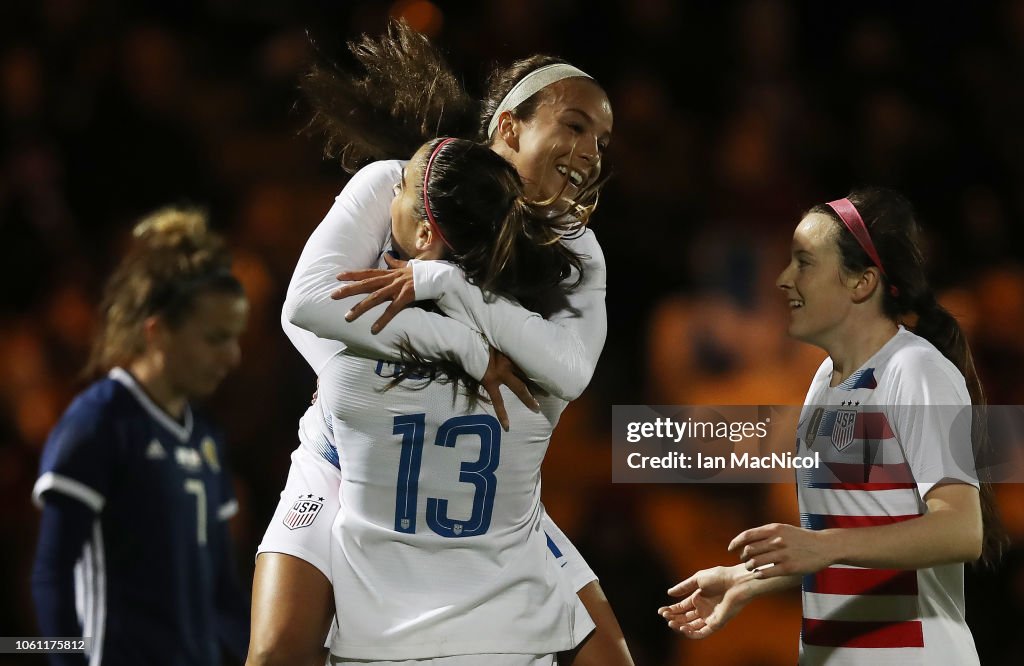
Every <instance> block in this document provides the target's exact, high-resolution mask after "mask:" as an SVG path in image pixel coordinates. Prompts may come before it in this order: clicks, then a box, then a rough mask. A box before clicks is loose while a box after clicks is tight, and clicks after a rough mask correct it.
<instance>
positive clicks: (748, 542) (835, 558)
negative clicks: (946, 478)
mask: <svg viewBox="0 0 1024 666" xmlns="http://www.w3.org/2000/svg"><path fill="white" fill-rule="evenodd" d="M925 502H926V504H927V505H928V512H927V513H925V514H924V515H923V516H919V517H916V518H912V519H910V520H905V521H901V522H898V523H893V524H890V525H881V526H877V527H860V528H848V529H829V530H821V531H812V530H805V529H801V528H799V527H794V526H793V525H782V524H772V525H763V526H761V527H756V528H754V529H751V530H747V531H746V532H743V533H741V534H739V535H738V536H737V537H736V538H735V539H734V540H733V542H732V544H730V546H729V549H730V550H733V551H737V552H739V554H740V559H741V560H743V561H744V562H745V564H746V567H747V569H748V570H752V569H755V568H759V567H763V566H765V565H768V564H774V566H772V567H768V568H767V569H762V570H761V571H758V572H756V574H755V575H757V576H759V577H762V578H771V577H775V576H782V575H789V574H807V573H814V572H816V571H820V570H822V569H824V568H826V567H828V566H831V565H833V564H848V565H853V566H859V567H869V568H874V569H923V568H927V567H933V566H936V565H940V564H950V563H953V562H968V561H972V560H976V559H977V558H978V557H979V556H980V555H981V543H982V527H981V503H980V501H979V499H978V489H977V488H975V487H974V486H971V485H968V484H964V483H951V484H946V485H941V486H936V487H934V488H933V489H932V490H931V492H929V493H928V495H927V496H926V497H925Z"/></svg>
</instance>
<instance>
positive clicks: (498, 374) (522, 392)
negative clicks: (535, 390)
mask: <svg viewBox="0 0 1024 666" xmlns="http://www.w3.org/2000/svg"><path fill="white" fill-rule="evenodd" d="M522 374H523V373H522V371H521V370H520V369H519V368H518V367H516V364H515V363H513V362H512V359H510V358H509V357H508V356H505V355H504V354H502V353H501V352H500V351H498V350H497V349H495V348H494V347H491V359H490V361H488V363H487V372H485V373H484V376H483V378H482V379H481V380H480V385H481V386H482V387H483V389H484V391H486V392H487V395H488V397H490V399H491V405H493V406H494V414H495V416H497V417H498V423H500V424H501V427H502V428H504V430H505V432H508V428H509V422H508V412H507V411H506V410H505V401H504V400H503V399H502V397H501V387H502V385H505V386H507V387H509V389H511V391H512V392H513V393H515V394H516V397H517V398H519V399H520V400H521V401H522V403H523V404H524V405H526V406H527V407H529V408H530V409H532V410H533V411H535V412H538V411H540V403H539V402H537V399H536V398H534V397H533V394H532V393H530V389H529V388H528V387H527V386H526V382H525V381H523V378H522Z"/></svg>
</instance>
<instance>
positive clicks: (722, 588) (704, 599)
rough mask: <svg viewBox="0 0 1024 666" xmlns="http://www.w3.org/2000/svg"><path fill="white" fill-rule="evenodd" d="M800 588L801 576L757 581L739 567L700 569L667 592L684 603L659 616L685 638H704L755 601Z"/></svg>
mask: <svg viewBox="0 0 1024 666" xmlns="http://www.w3.org/2000/svg"><path fill="white" fill-rule="evenodd" d="M799 585H800V576H780V577H776V578H770V579H759V578H757V576H756V575H755V574H753V573H751V572H750V571H748V570H747V568H746V567H745V566H744V565H742V564H737V565H734V566H731V567H712V568H710V569H702V570H701V571H698V572H697V573H695V574H693V575H692V576H690V577H689V578H687V579H686V580H684V581H682V582H680V583H679V584H677V585H674V586H673V587H671V588H669V590H668V593H669V594H670V595H671V596H673V597H683V600H682V601H680V602H678V603H675V604H672V605H670V606H662V607H661V608H659V609H658V614H659V615H661V616H662V617H663V618H665V620H666V621H667V622H668V626H669V627H670V628H672V629H675V630H676V631H678V632H680V633H681V634H683V635H684V636H686V637H687V638H707V637H708V636H710V635H711V634H713V633H715V632H716V631H718V630H719V629H721V628H722V627H724V626H725V625H726V624H727V623H728V622H729V620H731V619H732V618H734V617H735V616H736V615H737V614H738V613H739V612H740V611H741V610H743V609H744V608H745V607H746V605H747V604H749V603H750V602H751V601H753V600H754V599H755V598H757V597H760V596H764V595H766V594H771V593H773V592H779V591H782V590H786V589H789V588H792V587H797V586H799Z"/></svg>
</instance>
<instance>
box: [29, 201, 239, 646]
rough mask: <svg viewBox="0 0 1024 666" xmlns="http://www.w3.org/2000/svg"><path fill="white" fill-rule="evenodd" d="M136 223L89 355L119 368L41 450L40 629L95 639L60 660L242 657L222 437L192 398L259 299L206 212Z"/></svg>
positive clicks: (36, 494)
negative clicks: (251, 299) (252, 298)
mask: <svg viewBox="0 0 1024 666" xmlns="http://www.w3.org/2000/svg"><path fill="white" fill-rule="evenodd" d="M133 236H134V238H133V244H132V246H131V248H130V249H129V251H128V254H127V256H126V257H125V258H124V260H123V261H122V262H121V264H120V266H119V267H118V269H117V271H116V272H115V273H114V275H113V276H112V277H111V278H110V280H109V281H108V283H107V286H106V290H105V293H104V300H103V304H102V310H101V312H102V315H101V316H102V324H101V329H100V333H99V335H98V336H97V338H96V340H95V342H94V345H93V352H92V358H91V359H90V371H91V372H102V373H104V374H105V375H106V376H105V377H103V378H101V379H99V380H97V381H96V382H94V383H93V384H92V385H91V386H89V387H88V388H87V389H86V390H85V391H83V392H82V393H81V394H79V395H78V397H77V398H76V399H75V400H74V402H73V403H72V404H71V406H70V407H68V409H67V411H66V412H65V413H64V415H63V416H62V417H61V419H60V422H59V423H58V424H57V425H56V426H55V427H54V429H53V431H52V432H51V433H50V436H49V438H48V440H47V442H46V446H45V447H44V449H43V455H42V461H41V463H40V470H39V479H38V481H37V482H36V484H35V488H34V490H33V498H34V500H35V501H36V502H37V503H38V504H40V505H41V506H42V521H41V525H40V530H39V546H38V548H37V551H36V560H35V566H34V569H33V573H32V592H33V597H34V600H35V605H36V612H37V616H38V620H39V629H40V631H41V633H42V634H43V635H46V636H87V637H90V638H92V640H93V642H92V645H91V649H90V650H89V651H88V653H87V654H85V655H84V656H83V655H81V654H63V655H57V654H54V655H51V657H50V662H51V664H61V665H71V664H94V665H101V664H102V665H103V666H107V665H125V666H128V665H132V666H134V665H137V664H151V665H153V666H165V665H166V666H213V665H214V664H220V663H222V659H223V657H222V648H227V650H228V651H229V652H230V653H232V654H233V655H234V656H235V657H236V658H238V659H240V658H242V657H244V655H245V650H246V645H247V643H248V638H249V623H248V604H247V600H246V598H245V596H244V595H243V593H242V590H241V588H240V586H239V585H238V581H237V575H236V572H235V566H234V562H233V561H232V552H231V543H230V538H229V535H228V528H227V520H228V518H230V517H231V516H232V515H233V514H234V513H235V511H237V508H238V505H237V503H236V501H235V498H234V492H233V491H232V487H231V476H230V474H229V472H228V469H227V465H226V460H225V455H224V445H223V438H222V437H221V435H220V432H219V430H218V429H217V428H216V427H214V426H213V424H211V423H210V422H209V421H208V420H207V419H206V418H205V417H204V416H203V415H202V414H201V413H200V412H198V411H193V409H192V408H191V407H190V405H189V402H190V400H192V399H194V398H201V397H204V396H206V395H208V394H209V393H211V392H212V391H213V390H214V389H215V388H216V387H217V385H218V384H219V383H220V381H221V380H222V379H223V377H224V375H225V374H226V373H227V372H228V371H229V370H230V369H231V368H233V367H234V366H235V365H236V364H237V363H238V361H239V348H238V337H239V335H241V333H242V330H243V328H244V327H245V323H246V318H247V314H248V303H247V301H246V298H245V295H244V293H243V291H242V286H241V284H240V283H239V282H238V280H237V279H236V278H235V277H234V276H233V275H232V274H231V272H230V263H229V259H228V255H227V252H226V250H225V249H224V246H223V243H222V241H221V240H220V239H219V237H217V236H216V235H215V234H212V233H210V232H209V231H208V230H207V227H206V219H205V217H204V216H203V215H202V214H200V213H198V212H193V211H182V210H176V209H167V210H163V211H159V212H157V213H155V214H153V215H152V216H150V217H148V218H147V219H145V220H143V221H142V222H141V223H140V224H139V225H138V226H136V227H135V230H134V234H133Z"/></svg>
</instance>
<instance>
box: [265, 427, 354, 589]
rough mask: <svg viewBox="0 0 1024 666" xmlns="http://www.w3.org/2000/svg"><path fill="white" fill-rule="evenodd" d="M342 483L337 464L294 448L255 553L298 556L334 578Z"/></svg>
mask: <svg viewBox="0 0 1024 666" xmlns="http://www.w3.org/2000/svg"><path fill="white" fill-rule="evenodd" d="M340 486H341V472H339V471H338V468H336V467H335V466H334V465H332V464H331V463H329V462H327V461H326V460H323V459H322V458H319V457H318V456H316V455H315V454H313V453H310V452H309V451H308V450H306V449H305V448H304V447H303V446H301V445H300V446H299V447H298V448H297V449H295V450H294V451H292V465H291V467H290V468H289V470H288V480H287V481H286V482H285V485H284V490H283V491H281V500H280V501H279V502H278V504H277V510H276V511H274V517H273V518H271V519H270V524H269V525H268V526H267V531H266V533H264V535H263V541H262V542H260V545H259V547H258V548H257V549H256V554H257V555H258V554H260V553H284V554H285V555H291V556H293V557H297V558H299V559H300V560H304V561H306V562H309V563H310V564H312V565H313V566H314V567H316V568H317V569H319V570H320V572H321V573H322V574H323V575H324V576H326V577H327V580H331V525H332V524H333V523H334V517H335V516H336V515H337V514H338V507H339V501H338V489H339V488H340Z"/></svg>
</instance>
